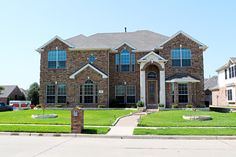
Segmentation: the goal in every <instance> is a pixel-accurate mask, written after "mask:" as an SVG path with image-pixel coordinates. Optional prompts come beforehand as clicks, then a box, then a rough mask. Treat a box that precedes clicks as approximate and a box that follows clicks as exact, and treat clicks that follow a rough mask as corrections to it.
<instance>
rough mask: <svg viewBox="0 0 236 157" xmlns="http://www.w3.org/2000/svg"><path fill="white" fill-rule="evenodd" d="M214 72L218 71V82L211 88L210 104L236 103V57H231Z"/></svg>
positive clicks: (227, 104)
mask: <svg viewBox="0 0 236 157" xmlns="http://www.w3.org/2000/svg"><path fill="white" fill-rule="evenodd" d="M216 72H217V73H218V83H217V86H215V87H213V88H211V91H212V105H214V106H229V105H230V106H231V105H236V57H231V58H230V59H229V61H228V62H227V63H226V64H225V65H223V66H222V67H220V68H219V69H217V70H216Z"/></svg>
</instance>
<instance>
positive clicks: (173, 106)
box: [171, 104, 179, 108]
mask: <svg viewBox="0 0 236 157" xmlns="http://www.w3.org/2000/svg"><path fill="white" fill-rule="evenodd" d="M171 107H172V108H178V107H179V106H178V104H172V105H171Z"/></svg>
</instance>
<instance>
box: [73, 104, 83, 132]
mask: <svg viewBox="0 0 236 157" xmlns="http://www.w3.org/2000/svg"><path fill="white" fill-rule="evenodd" d="M83 128H84V110H82V109H79V108H74V109H73V110H71V133H77V134H79V133H82V130H83Z"/></svg>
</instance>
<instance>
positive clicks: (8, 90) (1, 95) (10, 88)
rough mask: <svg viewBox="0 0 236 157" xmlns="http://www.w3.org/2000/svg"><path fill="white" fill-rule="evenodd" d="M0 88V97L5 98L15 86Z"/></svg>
mask: <svg viewBox="0 0 236 157" xmlns="http://www.w3.org/2000/svg"><path fill="white" fill-rule="evenodd" d="M1 87H3V88H4V90H2V91H1V93H0V97H1V98H7V97H8V96H9V95H10V94H11V92H12V91H13V90H14V89H15V88H16V87H17V86H16V85H6V86H3V85H1Z"/></svg>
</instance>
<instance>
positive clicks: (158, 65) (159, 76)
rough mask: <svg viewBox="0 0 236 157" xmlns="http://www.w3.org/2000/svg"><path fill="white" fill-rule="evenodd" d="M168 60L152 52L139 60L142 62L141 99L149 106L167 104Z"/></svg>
mask: <svg viewBox="0 0 236 157" xmlns="http://www.w3.org/2000/svg"><path fill="white" fill-rule="evenodd" d="M166 62H167V60H165V59H164V58H162V57H161V56H159V55H158V54H157V53H155V52H150V53H148V54H147V55H145V56H144V57H142V58H141V59H139V60H138V63H139V64H140V99H141V101H143V102H144V104H145V106H146V107H147V108H149V107H152V105H153V104H154V105H155V107H157V106H158V104H163V105H164V107H165V105H166V96H165V63H166Z"/></svg>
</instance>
